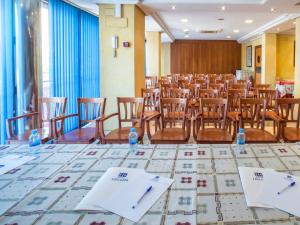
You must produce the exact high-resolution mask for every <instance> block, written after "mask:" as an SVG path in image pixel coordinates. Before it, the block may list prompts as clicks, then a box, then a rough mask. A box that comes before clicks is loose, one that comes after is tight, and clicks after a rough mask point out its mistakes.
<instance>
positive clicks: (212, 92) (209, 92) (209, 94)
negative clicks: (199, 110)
mask: <svg viewBox="0 0 300 225" xmlns="http://www.w3.org/2000/svg"><path fill="white" fill-rule="evenodd" d="M218 97H219V92H218V90H216V89H200V90H199V98H218Z"/></svg>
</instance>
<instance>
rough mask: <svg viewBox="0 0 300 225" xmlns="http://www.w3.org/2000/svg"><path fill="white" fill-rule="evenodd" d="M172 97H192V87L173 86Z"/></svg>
mask: <svg viewBox="0 0 300 225" xmlns="http://www.w3.org/2000/svg"><path fill="white" fill-rule="evenodd" d="M170 96H171V98H190V89H180V88H171V89H170Z"/></svg>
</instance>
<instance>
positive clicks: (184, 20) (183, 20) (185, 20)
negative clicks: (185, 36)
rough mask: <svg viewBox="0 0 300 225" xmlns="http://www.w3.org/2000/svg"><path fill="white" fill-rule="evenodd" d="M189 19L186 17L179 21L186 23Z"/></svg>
mask: <svg viewBox="0 0 300 225" xmlns="http://www.w3.org/2000/svg"><path fill="white" fill-rule="evenodd" d="M188 21H189V20H188V19H187V18H182V19H181V22H183V23H187V22H188Z"/></svg>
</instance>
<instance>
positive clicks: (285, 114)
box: [276, 98, 300, 142]
mask: <svg viewBox="0 0 300 225" xmlns="http://www.w3.org/2000/svg"><path fill="white" fill-rule="evenodd" d="M276 112H277V115H279V117H280V119H281V124H282V127H281V136H282V138H283V140H284V141H285V142H297V141H300V126H299V124H300V99H299V98H298V99H292V98H280V99H278V100H277V105H276ZM291 125H293V126H291Z"/></svg>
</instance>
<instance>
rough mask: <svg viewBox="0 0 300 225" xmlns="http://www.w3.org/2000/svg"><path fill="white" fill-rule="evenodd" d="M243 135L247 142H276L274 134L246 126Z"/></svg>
mask: <svg viewBox="0 0 300 225" xmlns="http://www.w3.org/2000/svg"><path fill="white" fill-rule="evenodd" d="M245 135H246V142H247V143H266V142H277V139H276V137H275V136H274V135H272V134H271V133H269V132H267V131H265V130H261V129H256V128H246V129H245Z"/></svg>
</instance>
